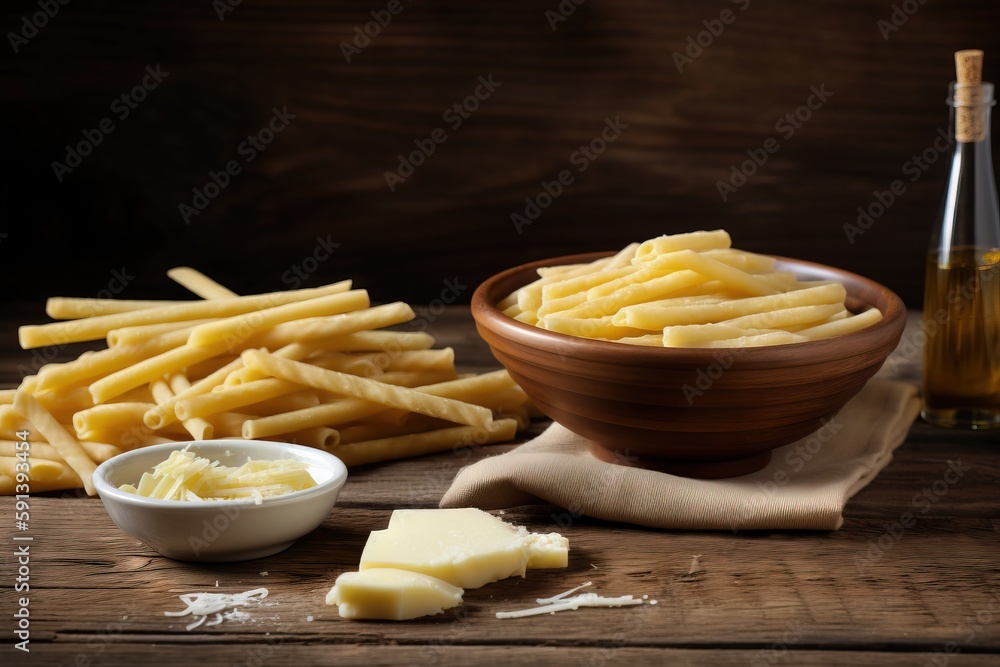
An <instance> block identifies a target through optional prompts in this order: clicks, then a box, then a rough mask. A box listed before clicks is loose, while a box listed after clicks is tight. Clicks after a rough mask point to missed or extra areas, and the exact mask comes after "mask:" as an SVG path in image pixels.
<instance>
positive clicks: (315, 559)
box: [0, 308, 1000, 666]
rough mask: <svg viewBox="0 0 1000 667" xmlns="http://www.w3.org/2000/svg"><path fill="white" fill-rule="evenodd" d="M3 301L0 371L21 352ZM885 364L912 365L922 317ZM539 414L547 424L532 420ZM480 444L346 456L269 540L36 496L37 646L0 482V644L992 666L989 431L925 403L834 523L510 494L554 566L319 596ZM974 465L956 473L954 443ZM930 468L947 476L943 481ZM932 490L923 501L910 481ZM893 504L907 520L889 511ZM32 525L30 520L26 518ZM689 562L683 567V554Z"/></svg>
mask: <svg viewBox="0 0 1000 667" xmlns="http://www.w3.org/2000/svg"><path fill="white" fill-rule="evenodd" d="M22 316H23V313H19V312H18V311H17V310H16V309H14V310H11V311H8V317H7V318H5V319H6V320H7V322H6V324H5V325H4V326H3V327H2V328H0V336H2V340H3V346H4V347H3V353H4V354H3V367H2V373H3V375H2V376H0V380H2V381H4V382H6V383H8V384H9V383H11V382H14V381H15V380H16V379H17V371H16V368H17V365H18V364H19V363H25V362H27V361H29V360H30V355H29V354H28V353H26V352H23V351H21V350H19V349H17V348H16V342H12V341H15V340H16V339H15V338H14V336H13V328H12V326H13V324H14V323H15V322H24V321H26V320H24V319H20V320H18V319H16V318H17V317H22ZM910 325H911V326H910V327H909V328H908V330H907V333H906V334H905V335H904V344H903V345H901V347H900V349H899V350H898V351H897V353H896V354H895V355H894V357H892V358H891V359H890V361H889V362H888V363H887V365H886V367H885V368H884V369H883V373H884V374H887V375H892V376H896V377H901V378H904V379H908V380H913V381H916V378H917V375H918V364H919V353H914V351H913V349H912V348H907V346H906V341H908V340H910V337H911V336H912V333H913V331H915V329H914V325H915V320H913V319H912V317H911V323H910ZM431 331H432V332H433V333H435V334H436V335H437V336H438V341H439V344H440V345H452V346H454V347H455V349H456V354H457V358H458V360H459V362H460V365H461V366H463V367H465V368H467V369H470V370H483V369H487V368H493V367H496V363H495V362H494V361H493V359H492V357H491V356H490V355H489V351H488V350H487V349H486V348H485V346H484V345H483V344H482V343H481V342H480V341H479V339H478V337H477V336H476V333H475V329H474V326H473V324H472V321H471V318H470V317H469V316H468V314H467V311H466V310H465V309H464V308H454V309H451V310H449V311H447V312H446V313H445V314H444V315H442V316H441V317H440V318H438V319H437V320H436V321H435V322H434V323H433V326H432V327H431ZM542 427H544V424H543V423H540V424H538V425H537V427H536V428H537V429H541V428H542ZM511 446H512V445H500V446H488V447H483V448H481V449H479V450H478V451H472V452H469V451H462V452H457V453H449V454H442V455H434V456H428V457H424V458H420V459H413V460H408V461H402V462H395V463H389V464H382V465H376V466H370V467H368V468H363V469H358V470H356V471H353V472H352V474H351V476H350V478H349V480H348V482H347V485H346V486H345V488H344V490H343V493H342V495H341V497H340V500H339V502H338V504H337V506H336V508H335V509H334V510H333V512H332V513H331V514H330V516H329V518H328V519H327V520H326V522H325V523H324V524H323V525H322V526H321V527H320V528H318V529H317V530H316V531H314V532H313V533H311V534H309V535H308V536H306V537H304V538H302V539H301V540H299V541H298V542H297V543H295V544H294V545H293V546H292V547H291V548H289V549H288V550H286V551H284V552H283V553H280V554H278V555H275V556H272V557H269V558H265V559H261V560H256V561H250V562H245V563H234V564H212V565H200V564H191V563H181V562H176V561H172V560H169V559H166V558H163V557H161V556H159V555H157V554H156V553H154V552H152V551H151V550H150V549H149V548H147V547H146V546H144V545H143V544H141V543H139V542H138V541H136V540H135V539H133V538H131V537H129V536H127V535H125V534H124V533H123V532H122V531H121V530H119V529H118V528H117V527H116V526H115V525H114V524H113V523H112V522H111V519H110V518H109V517H108V515H107V514H106V513H105V511H104V508H103V506H102V504H101V501H100V500H99V499H96V498H86V497H79V496H75V495H72V494H50V495H49V496H36V497H32V499H31V508H30V529H29V531H28V532H27V534H29V535H30V536H32V537H33V538H34V540H33V541H32V542H31V543H30V545H31V549H30V564H29V566H28V567H29V569H30V575H29V576H30V585H31V590H30V593H28V595H29V596H30V607H29V608H30V633H31V634H30V645H29V647H30V653H23V652H21V651H17V650H15V649H14V648H13V644H12V642H13V641H16V638H15V637H14V634H13V633H14V629H15V622H14V621H13V620H12V612H13V610H14V609H15V608H16V607H15V605H16V604H17V600H16V598H17V596H18V595H23V594H17V595H15V593H14V592H13V587H14V581H15V578H16V576H17V571H18V567H19V565H18V563H17V556H16V555H15V546H16V545H17V544H22V543H18V542H14V541H13V537H14V534H15V531H14V518H13V499H11V498H2V499H0V508H2V509H3V511H2V512H0V516H2V517H3V523H4V526H3V532H4V534H5V535H6V538H5V546H4V548H3V549H2V556H0V572H2V574H3V583H2V586H3V591H2V593H0V597H2V600H3V605H2V613H0V619H2V620H0V627H2V636H3V640H2V641H3V642H4V643H3V644H2V648H0V654H2V657H0V663H2V664H3V665H32V666H35V665H57V664H60V665H100V664H174V665H176V664H181V665H204V666H209V665H253V666H255V665H292V664H295V665H311V664H333V663H336V664H342V665H355V664H364V665H397V664H406V665H411V664H412V665H435V664H458V663H461V664H465V665H497V664H509V663H514V664H529V663H530V664H535V663H538V664H543V665H597V666H599V665H612V664H653V665H660V664H711V665H747V664H749V665H772V664H796V665H830V664H852V665H861V664H886V665H933V666H943V665H951V666H962V665H997V664H1000V442H998V436H997V435H996V434H988V433H972V432H952V431H943V430H938V429H934V428H931V427H929V426H927V425H925V424H922V423H920V422H918V423H916V424H915V425H914V426H913V428H912V429H911V432H910V435H909V437H908V439H907V441H906V442H905V444H903V445H902V446H901V447H900V448H899V450H898V451H897V452H896V455H895V457H894V460H893V461H892V463H890V464H889V466H888V467H887V468H886V469H885V470H884V471H883V472H882V473H881V474H880V475H879V476H878V477H877V479H876V480H875V481H874V482H873V483H872V484H870V485H869V486H868V487H867V488H865V489H863V490H862V491H861V492H860V493H858V494H857V496H855V497H854V498H853V499H852V500H851V501H850V502H849V504H848V507H847V511H846V517H845V522H844V525H843V528H841V529H840V530H838V531H835V532H821V531H817V532H804V531H797V532H789V531H754V532H742V531H741V532H729V531H721V532H719V531H716V532H707V531H706V532H672V531H657V530H647V529H643V528H636V527H632V526H628V525H617V524H612V523H607V522H602V521H596V520H591V519H588V518H586V517H579V518H576V519H573V520H572V521H570V522H566V521H564V520H563V518H562V517H564V516H565V514H564V513H563V511H562V510H559V509H558V508H553V507H550V506H544V505H532V506H525V507H516V508H510V509H509V510H508V511H507V512H506V514H505V518H506V519H508V520H510V521H512V522H516V523H520V524H524V525H526V526H528V527H529V528H530V529H531V530H535V531H549V530H558V531H560V532H562V533H563V534H565V535H567V536H568V537H569V540H570V544H571V547H572V550H571V554H570V563H569V567H568V568H567V569H565V570H535V571H531V572H530V573H529V576H528V577H527V578H525V579H519V578H513V579H508V580H504V581H500V582H497V583H494V584H490V585H488V586H485V587H483V588H481V589H477V590H470V591H468V592H467V593H466V596H465V601H464V603H463V605H462V606H461V607H459V608H456V609H453V610H451V611H449V612H446V613H444V614H441V615H438V616H434V617H428V618H422V619H418V620H414V621H409V622H404V623H393V622H349V621H345V620H342V619H341V618H340V617H339V616H338V615H337V611H336V608H335V607H329V606H326V605H325V604H324V597H325V595H326V593H327V591H328V590H329V589H330V587H331V586H332V584H333V582H334V579H335V578H336V577H337V575H338V574H340V573H341V572H343V571H345V570H349V569H355V566H356V564H357V562H358V559H359V556H360V554H361V550H362V547H363V545H364V543H365V540H366V538H367V536H368V533H369V531H371V530H375V529H379V528H383V527H385V525H386V522H387V521H388V518H389V515H390V513H391V511H392V510H393V509H395V508H400V507H434V506H436V504H437V502H438V500H439V499H440V497H441V495H442V494H443V493H444V491H445V489H446V488H447V487H448V484H449V482H450V480H451V479H452V477H453V475H454V473H455V472H456V471H457V470H458V469H459V468H460V467H461V466H462V465H465V464H466V463H467V462H468V461H472V460H477V459H479V458H482V457H484V456H488V455H493V454H497V453H500V452H503V451H507V450H508V449H510V448H511ZM957 461H961V464H962V465H963V466H964V467H966V468H967V471H966V472H964V474H963V475H962V477H961V479H960V481H959V482H958V483H956V484H953V485H945V488H944V490H943V491H942V490H941V489H942V483H940V482H939V484H938V486H937V487H935V482H936V481H939V480H942V479H943V475H944V474H945V472H946V471H947V470H948V469H949V466H950V465H951V464H952V462H957ZM935 489H937V491H935ZM925 490H927V493H929V494H930V496H929V497H931V498H932V499H933V502H924V501H920V500H919V498H920V496H921V494H924V493H925ZM905 512H911V513H913V515H914V516H915V517H916V520H915V524H914V525H912V526H910V527H907V528H905V529H902V530H900V529H899V527H898V526H896V527H894V525H895V524H897V523H898V522H899V521H900V517H901V516H902V515H903V514H904V513H905ZM18 534H24V533H18ZM696 555H699V556H700V558H698V559H697V565H696V566H694V567H692V565H693V561H694V557H695V556H696ZM588 580H589V581H593V582H594V589H592V590H597V591H599V592H601V593H603V594H606V595H625V594H632V595H638V596H641V595H649V596H650V599H656V600H657V601H658V603H659V604H657V605H656V606H652V605H644V606H641V607H625V608H618V609H581V610H578V611H575V612H566V613H561V614H555V615H543V616H537V617H533V618H526V619H512V620H498V619H497V618H495V616H494V613H495V612H496V611H500V610H511V609H519V608H523V607H529V606H533V605H534V599H535V598H536V597H544V596H550V595H553V594H556V593H559V592H562V591H564V590H566V589H568V588H570V587H572V586H575V585H577V584H580V583H582V582H584V581H588ZM259 587H266V588H267V589H268V591H269V595H268V597H267V599H266V601H265V602H264V604H263V605H261V606H250V607H247V608H246V610H247V612H248V613H249V615H250V620H248V621H246V622H243V623H241V622H235V621H226V622H224V623H222V624H220V625H217V626H214V627H201V628H198V629H195V630H192V631H187V630H186V629H185V620H184V619H179V618H171V617H167V616H165V615H164V612H165V611H176V610H179V609H182V608H183V605H182V603H181V601H180V600H179V598H178V595H180V594H183V593H191V592H198V591H220V592H221V591H225V592H233V593H235V592H243V591H247V590H250V589H255V588H259Z"/></svg>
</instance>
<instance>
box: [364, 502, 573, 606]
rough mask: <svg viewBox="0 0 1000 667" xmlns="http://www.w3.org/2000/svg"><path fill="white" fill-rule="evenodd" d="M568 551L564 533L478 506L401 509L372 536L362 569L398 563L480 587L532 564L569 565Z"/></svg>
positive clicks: (521, 573)
mask: <svg viewBox="0 0 1000 667" xmlns="http://www.w3.org/2000/svg"><path fill="white" fill-rule="evenodd" d="M568 552H569V541H568V540H566V538H564V537H562V536H561V535H558V534H556V533H551V534H549V535H537V534H533V533H529V532H528V530H527V529H526V528H524V526H512V525H511V524H509V523H506V522H505V521H503V520H502V519H499V518H497V517H495V516H493V515H492V514H489V513H487V512H483V511H482V510H479V509H475V508H459V509H424V510H396V511H394V512H393V513H392V516H391V518H390V519H389V527H388V528H386V529H385V530H376V531H372V533H371V534H370V535H369V537H368V542H367V544H365V549H364V552H363V553H362V554H361V564H360V566H359V569H361V570H362V571H364V570H367V569H369V568H383V567H390V568H398V569H402V570H410V571H412V572H421V573H423V574H427V575H430V576H432V577H436V578H438V579H442V580H444V581H447V582H448V583H450V584H452V585H454V586H459V587H461V588H479V587H480V586H483V585H485V584H488V583H490V582H493V581H498V580H500V579H505V578H507V577H511V576H514V575H518V576H522V577H523V576H524V574H525V570H526V568H527V567H528V566H529V563H532V564H534V565H535V566H537V567H565V565H566V563H567V560H568Z"/></svg>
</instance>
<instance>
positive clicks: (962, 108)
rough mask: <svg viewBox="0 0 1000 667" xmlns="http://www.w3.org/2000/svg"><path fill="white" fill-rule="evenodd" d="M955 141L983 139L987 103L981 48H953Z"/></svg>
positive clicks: (968, 141) (964, 141)
mask: <svg viewBox="0 0 1000 667" xmlns="http://www.w3.org/2000/svg"><path fill="white" fill-rule="evenodd" d="M955 74H956V79H955V98H954V99H955V102H954V104H955V141H959V142H962V143H971V142H976V141H983V140H984V139H986V107H985V106H984V100H985V94H984V92H983V86H982V83H983V52H982V51H980V50H979V49H965V50H963V51H956V52H955Z"/></svg>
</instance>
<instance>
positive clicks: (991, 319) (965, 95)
mask: <svg viewBox="0 0 1000 667" xmlns="http://www.w3.org/2000/svg"><path fill="white" fill-rule="evenodd" d="M982 57H983V53H982V51H959V52H958V53H956V54H955V61H956V67H957V70H958V77H957V81H955V82H953V83H952V84H951V86H950V91H949V92H950V95H949V97H948V105H949V107H950V117H951V130H952V137H953V138H954V145H953V148H952V154H951V161H950V166H949V173H948V180H947V184H948V185H947V189H946V191H945V194H944V198H943V201H942V206H941V217H940V221H939V226H938V229H937V230H936V232H935V233H934V235H933V237H932V239H931V247H930V250H929V253H928V258H927V271H926V282H925V288H924V334H925V343H924V365H923V410H922V412H921V414H922V416H923V418H924V419H925V420H926V421H928V422H931V423H933V424H937V425H940V426H949V427H958V428H972V429H981V428H1000V210H998V207H997V188H996V180H995V178H994V175H993V159H992V155H991V147H990V132H989V126H990V111H991V108H992V106H993V104H994V100H993V85H992V84H990V83H983V82H982V79H981V75H982Z"/></svg>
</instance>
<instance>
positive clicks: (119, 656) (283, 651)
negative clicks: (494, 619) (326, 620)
mask: <svg viewBox="0 0 1000 667" xmlns="http://www.w3.org/2000/svg"><path fill="white" fill-rule="evenodd" d="M107 639H108V638H107V637H105V636H104V635H97V636H95V637H93V638H91V639H90V640H89V641H87V642H83V641H76V642H67V643H60V644H55V645H53V644H40V645H38V646H35V645H32V649H31V657H30V659H31V664H32V665H35V666H36V667H48V666H50V665H52V666H53V667H54V666H56V665H59V666H62V665H66V664H74V661H75V659H76V656H82V658H87V659H92V660H93V662H92V663H90V664H132V663H139V664H142V663H144V662H148V660H149V654H148V653H147V652H146V651H145V650H144V649H143V647H141V646H138V645H135V644H132V643H128V642H126V641H124V638H123V639H122V641H120V642H119V639H118V638H117V637H115V638H114V639H113V640H111V641H107ZM151 639H154V640H156V654H157V659H158V660H159V661H160V662H162V663H164V664H188V662H187V661H191V660H192V659H194V656H195V655H197V661H198V664H199V665H204V667H215V666H217V665H218V666H220V667H231V666H232V665H234V664H235V665H257V664H264V665H268V666H269V667H271V666H273V667H279V666H282V665H287V666H289V667H297V666H298V665H303V664H307V665H317V664H328V663H330V662H333V661H336V663H337V664H342V665H371V666H372V667H381V666H389V665H415V664H420V665H436V664H446V665H468V666H470V667H495V666H496V665H510V664H542V665H552V666H553V667H571V666H572V667H577V666H579V665H595V666H602V665H639V666H641V665H665V664H668V665H678V666H681V667H683V666H687V665H717V666H718V667H745V666H746V665H753V666H754V667H757V666H758V665H760V666H764V665H772V664H781V663H789V662H790V661H791V660H794V664H796V665H801V666H802V667H832V666H835V665H850V666H852V667H853V666H854V665H871V664H876V663H877V664H879V665H884V666H885V667H911V666H912V665H914V664H924V661H929V660H933V659H943V658H947V660H948V663H947V664H948V665H950V666H952V667H986V666H987V665H994V664H996V663H995V657H994V656H990V655H977V654H969V653H957V654H951V655H938V654H927V653H922V652H920V653H879V652H874V651H833V650H827V649H823V648H821V647H820V648H808V647H801V646H796V647H795V649H796V650H795V652H794V654H790V653H788V651H787V649H785V647H784V645H783V643H782V642H781V641H780V639H779V640H778V641H777V642H775V643H773V644H772V645H769V646H767V647H764V648H761V649H755V648H744V649H705V650H699V649H658V648H633V647H623V646H618V645H616V644H614V643H612V644H609V645H607V646H600V647H592V648H578V647H567V646H537V647H534V646H533V647H524V646H474V647H472V646H456V645H452V644H441V645H435V646H398V645H391V646H371V645H358V646H345V645H336V644H329V643H323V642H320V643H313V644H310V645H302V644H299V643H295V642H294V641H290V640H289V638H288V637H283V636H282V637H277V636H276V637H275V638H273V639H272V640H271V641H270V642H267V643H262V644H260V645H256V646H229V645H223V646H220V645H218V644H212V643H210V642H207V641H206V642H202V643H198V644H194V645H192V644H180V645H178V644H175V643H172V642H171V641H170V639H171V638H170V637H153V638H151ZM195 651H197V653H195ZM790 655H791V656H792V657H791V658H789V656H790ZM258 661H259V662H258ZM84 664H86V663H84ZM930 664H933V663H930ZM942 664H943V663H942Z"/></svg>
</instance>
